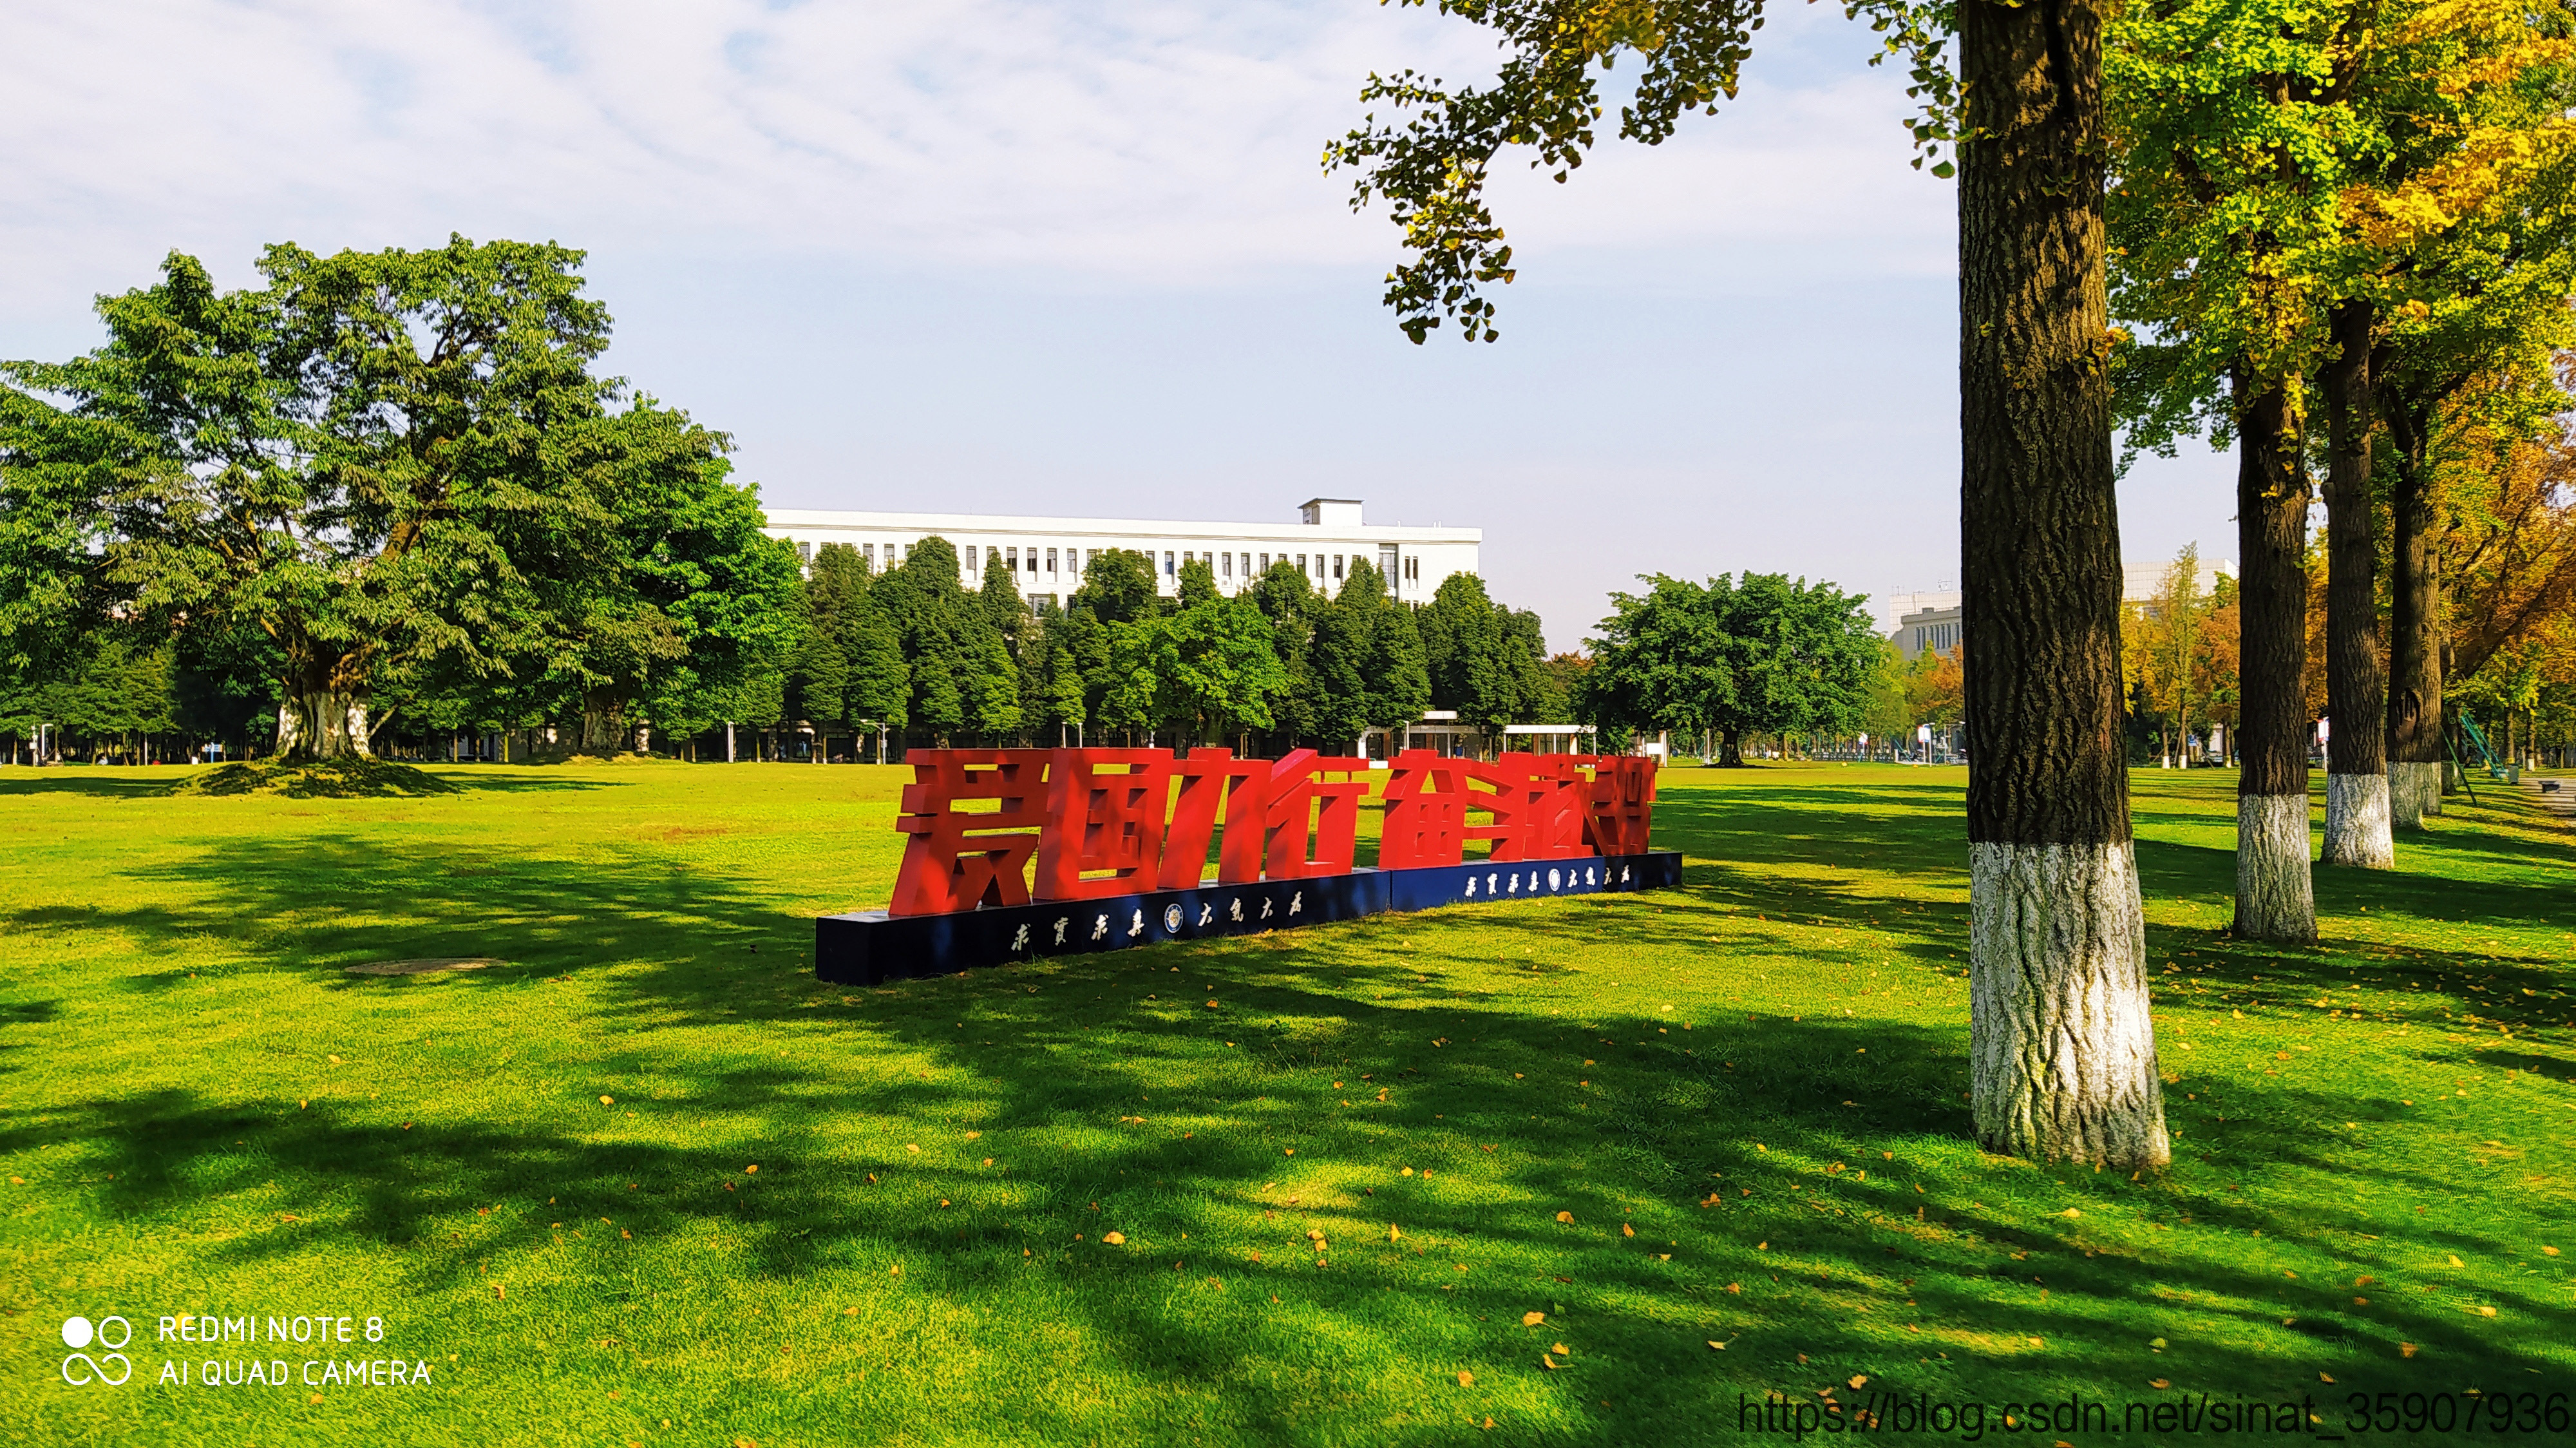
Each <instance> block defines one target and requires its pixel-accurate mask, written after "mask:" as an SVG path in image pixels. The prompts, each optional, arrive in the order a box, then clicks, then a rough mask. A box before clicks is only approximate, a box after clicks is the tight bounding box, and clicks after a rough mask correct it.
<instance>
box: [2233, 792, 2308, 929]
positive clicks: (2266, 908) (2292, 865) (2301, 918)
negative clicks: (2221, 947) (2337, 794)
mask: <svg viewBox="0 0 2576 1448" xmlns="http://www.w3.org/2000/svg"><path fill="white" fill-rule="evenodd" d="M2231 928H2232V929H2233V930H2234V932H2235V934H2236V935H2237V937H2238V938H2240V939H2244V940H2277V941H2282V942H2285V943H2287V944H2292V945H2313V944H2315V943H2316V938H2317V902H2316V893H2315V887H2314V885H2313V883H2312V882H2311V880H2310V877H2309V871H2308V797H2307V796H2306V795H2305V794H2246V795H2239V796H2237V798H2236V922H2235V924H2234V925H2233V926H2232V927H2231Z"/></svg>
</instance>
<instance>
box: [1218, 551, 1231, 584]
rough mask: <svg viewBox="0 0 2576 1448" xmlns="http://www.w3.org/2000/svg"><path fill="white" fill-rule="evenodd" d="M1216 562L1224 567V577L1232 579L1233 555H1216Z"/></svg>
mask: <svg viewBox="0 0 2576 1448" xmlns="http://www.w3.org/2000/svg"><path fill="white" fill-rule="evenodd" d="M1217 561H1218V562H1221V563H1223V564H1224V565H1225V569H1224V573H1225V576H1226V577H1228V578H1232V577H1233V576H1234V555H1233V554H1231V553H1220V554H1218V555H1217Z"/></svg>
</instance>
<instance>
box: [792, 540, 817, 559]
mask: <svg viewBox="0 0 2576 1448" xmlns="http://www.w3.org/2000/svg"><path fill="white" fill-rule="evenodd" d="M796 561H797V562H799V563H811V562H813V561H814V545H813V544H811V543H799V544H797V545H796Z"/></svg>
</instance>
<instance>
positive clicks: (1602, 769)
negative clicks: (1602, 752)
mask: <svg viewBox="0 0 2576 1448" xmlns="http://www.w3.org/2000/svg"><path fill="white" fill-rule="evenodd" d="M1598 764H1599V767H1598V768H1597V769H1595V770H1594V771H1593V775H1592V788H1591V793H1590V797H1589V798H1588V799H1586V800H1585V801H1584V814H1583V839H1584V842H1585V843H1586V844H1589V845H1591V846H1592V847H1593V848H1594V849H1597V850H1599V851H1600V852H1601V853H1602V854H1605V855H1642V854H1644V853H1646V850H1647V848H1648V847H1647V844H1646V840H1647V838H1648V836H1649V834H1650V833H1651V831H1652V827H1653V825H1654V818H1655V761H1653V760H1651V759H1628V758H1614V757H1609V756H1604V757H1603V758H1602V759H1601V760H1599V761H1598Z"/></svg>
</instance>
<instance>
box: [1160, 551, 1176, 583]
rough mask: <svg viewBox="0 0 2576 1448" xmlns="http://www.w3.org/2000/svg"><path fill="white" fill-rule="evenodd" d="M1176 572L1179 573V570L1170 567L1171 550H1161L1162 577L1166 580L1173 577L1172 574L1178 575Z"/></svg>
mask: <svg viewBox="0 0 2576 1448" xmlns="http://www.w3.org/2000/svg"><path fill="white" fill-rule="evenodd" d="M1178 572H1180V570H1179V569H1178V568H1175V567H1173V566H1172V550H1171V549H1169V548H1166V549H1164V550H1163V576H1164V577H1166V578H1169V577H1171V576H1172V575H1174V574H1176V573H1178Z"/></svg>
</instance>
